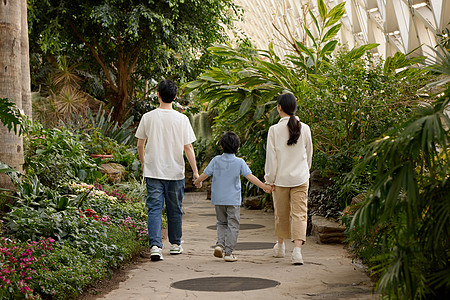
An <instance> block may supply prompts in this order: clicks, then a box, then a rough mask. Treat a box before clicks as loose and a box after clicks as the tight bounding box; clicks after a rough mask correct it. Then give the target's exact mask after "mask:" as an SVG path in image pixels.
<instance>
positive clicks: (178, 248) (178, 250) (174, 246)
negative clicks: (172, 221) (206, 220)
mask: <svg viewBox="0 0 450 300" xmlns="http://www.w3.org/2000/svg"><path fill="white" fill-rule="evenodd" d="M181 253H183V247H181V245H177V244H171V245H170V254H172V255H176V254H181Z"/></svg>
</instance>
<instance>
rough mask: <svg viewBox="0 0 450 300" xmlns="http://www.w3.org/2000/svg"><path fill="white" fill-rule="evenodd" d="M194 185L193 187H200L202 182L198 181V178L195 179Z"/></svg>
mask: <svg viewBox="0 0 450 300" xmlns="http://www.w3.org/2000/svg"><path fill="white" fill-rule="evenodd" d="M194 185H195V187H196V188H198V189H199V188H201V187H202V182H201V181H199V180H196V181H194Z"/></svg>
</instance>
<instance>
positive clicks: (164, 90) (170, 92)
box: [158, 79, 177, 103]
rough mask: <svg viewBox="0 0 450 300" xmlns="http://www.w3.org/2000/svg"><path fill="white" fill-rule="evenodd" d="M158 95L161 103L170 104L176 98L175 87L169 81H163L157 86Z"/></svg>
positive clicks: (173, 83)
mask: <svg viewBox="0 0 450 300" xmlns="http://www.w3.org/2000/svg"><path fill="white" fill-rule="evenodd" d="M158 94H159V96H160V97H161V100H162V102H164V103H171V102H172V101H173V100H175V97H176V96H177V85H176V84H175V82H173V81H172V80H170V79H166V80H163V81H161V82H160V83H159V85H158Z"/></svg>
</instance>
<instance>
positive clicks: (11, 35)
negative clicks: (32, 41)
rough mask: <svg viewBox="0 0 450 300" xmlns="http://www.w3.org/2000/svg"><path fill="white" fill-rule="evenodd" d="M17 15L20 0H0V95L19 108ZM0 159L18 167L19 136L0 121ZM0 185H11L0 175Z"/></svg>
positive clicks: (21, 159) (19, 69) (18, 31)
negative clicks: (0, 123)
mask: <svg viewBox="0 0 450 300" xmlns="http://www.w3.org/2000/svg"><path fill="white" fill-rule="evenodd" d="M25 13H26V12H25ZM21 17H22V15H21V1H14V0H2V1H0V97H2V98H8V99H9V100H10V101H11V102H14V103H15V104H16V106H17V107H18V108H19V109H22V65H21V22H22V20H21ZM0 161H2V162H4V163H6V164H8V165H9V166H11V167H13V168H15V169H16V170H19V171H21V170H22V164H23V141H22V137H20V136H18V135H15V134H14V132H9V131H8V129H7V127H6V126H3V125H0ZM0 187H5V188H12V187H13V185H12V183H11V180H10V179H9V178H8V177H7V176H5V175H2V176H0Z"/></svg>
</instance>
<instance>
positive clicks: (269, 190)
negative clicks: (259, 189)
mask: <svg viewBox="0 0 450 300" xmlns="http://www.w3.org/2000/svg"><path fill="white" fill-rule="evenodd" d="M263 191H264V192H266V193H268V194H270V193H272V186H271V185H268V184H264V188H263Z"/></svg>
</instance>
